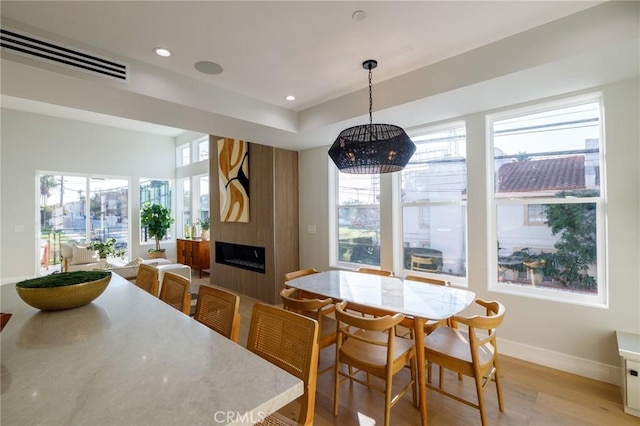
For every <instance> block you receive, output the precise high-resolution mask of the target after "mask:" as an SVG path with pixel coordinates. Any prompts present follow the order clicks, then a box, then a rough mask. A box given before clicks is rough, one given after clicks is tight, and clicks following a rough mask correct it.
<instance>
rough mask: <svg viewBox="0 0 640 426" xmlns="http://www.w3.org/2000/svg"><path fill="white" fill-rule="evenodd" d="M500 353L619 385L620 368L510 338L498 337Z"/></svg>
mask: <svg viewBox="0 0 640 426" xmlns="http://www.w3.org/2000/svg"><path fill="white" fill-rule="evenodd" d="M498 350H499V352H500V353H501V354H504V355H507V356H510V357H513V358H518V359H521V360H524V361H529V362H533V363H534V364H540V365H544V366H546V367H550V368H555V369H556V370H560V371H564V372H567V373H572V374H577V375H579V376H583V377H587V378H590V379H594V380H599V381H601V382H606V383H611V384H614V385H618V386H620V368H619V367H616V366H613V365H608V364H603V363H601V362H596V361H592V360H589V359H585V358H579V357H576V356H573V355H567V354H563V353H561V352H554V351H550V350H548V349H542V348H538V347H535V346H530V345H525V344H523V343H518V342H514V341H511V340H504V339H498Z"/></svg>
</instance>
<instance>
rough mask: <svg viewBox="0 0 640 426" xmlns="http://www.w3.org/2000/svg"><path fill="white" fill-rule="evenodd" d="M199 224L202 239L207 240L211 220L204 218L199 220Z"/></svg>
mask: <svg viewBox="0 0 640 426" xmlns="http://www.w3.org/2000/svg"><path fill="white" fill-rule="evenodd" d="M200 225H201V226H202V234H201V237H202V240H203V241H209V236H210V235H209V229H210V228H211V222H209V218H206V219H205V220H204V221H202V222H200Z"/></svg>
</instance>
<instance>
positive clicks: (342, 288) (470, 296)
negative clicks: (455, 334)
mask: <svg viewBox="0 0 640 426" xmlns="http://www.w3.org/2000/svg"><path fill="white" fill-rule="evenodd" d="M285 284H286V285H287V286H289V287H293V288H297V289H300V290H303V291H305V292H309V293H314V294H318V295H321V296H324V297H330V298H332V299H334V300H342V301H345V300H346V301H347V302H352V303H355V304H357V305H362V306H365V307H370V308H374V309H381V310H385V311H390V312H399V313H401V314H404V315H406V316H408V317H412V318H413V324H414V338H415V341H416V347H417V350H416V359H417V362H418V365H419V366H420V365H422V366H424V365H425V355H424V350H423V349H422V347H423V343H422V342H423V340H424V324H425V322H426V320H441V319H446V318H449V317H451V316H453V315H455V314H457V313H459V312H460V311H462V310H463V309H465V308H466V307H468V306H469V305H471V303H473V301H474V300H475V297H476V295H475V293H474V292H472V291H469V290H465V289H459V288H454V287H445V286H439V285H433V284H425V283H422V282H417V281H409V280H407V281H403V280H401V279H399V278H392V277H383V276H379V275H372V274H364V273H358V272H351V271H338V270H334V271H325V272H320V273H317V274H311V275H305V276H303V277H299V278H296V279H293V280H290V281H287V282H286V283H285ZM418 388H419V405H420V415H421V418H422V424H423V425H427V392H426V374H425V369H424V368H418Z"/></svg>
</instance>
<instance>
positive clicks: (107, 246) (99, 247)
mask: <svg viewBox="0 0 640 426" xmlns="http://www.w3.org/2000/svg"><path fill="white" fill-rule="evenodd" d="M87 250H95V251H97V252H98V257H99V258H100V262H101V263H106V261H107V257H108V256H111V257H117V258H119V259H122V258H124V256H125V254H126V253H127V252H126V251H125V250H124V249H121V248H116V239H115V238H109V239H108V240H107V241H100V240H95V241H91V242H90V243H89V245H88V246H87Z"/></svg>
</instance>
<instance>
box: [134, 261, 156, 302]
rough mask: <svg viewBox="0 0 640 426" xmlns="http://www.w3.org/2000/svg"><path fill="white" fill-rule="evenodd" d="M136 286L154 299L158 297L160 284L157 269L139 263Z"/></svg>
mask: <svg viewBox="0 0 640 426" xmlns="http://www.w3.org/2000/svg"><path fill="white" fill-rule="evenodd" d="M136 285H137V286H138V287H140V288H141V289H143V290H144V291H146V292H147V293H149V294H152V295H153V296H154V297H158V291H159V288H160V282H159V281H158V268H155V267H153V266H151V265H146V264H144V263H141V264H140V265H139V266H138V275H137V277H136Z"/></svg>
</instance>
